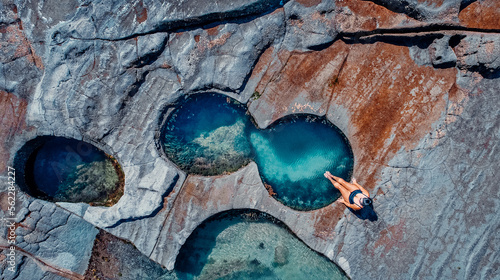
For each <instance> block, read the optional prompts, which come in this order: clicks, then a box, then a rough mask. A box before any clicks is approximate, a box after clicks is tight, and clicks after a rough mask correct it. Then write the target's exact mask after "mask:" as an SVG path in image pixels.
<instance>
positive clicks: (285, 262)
mask: <svg viewBox="0 0 500 280" xmlns="http://www.w3.org/2000/svg"><path fill="white" fill-rule="evenodd" d="M175 271H176V274H177V276H178V277H179V279H334V280H337V279H348V278H347V277H346V276H345V273H344V272H343V271H342V270H341V269H340V268H339V267H338V266H337V265H335V264H334V263H333V262H331V261H330V260H328V259H327V258H325V257H324V256H321V255H319V254H318V253H316V252H314V251H313V250H311V249H310V248H308V247H307V246H306V245H304V244H303V243H302V242H301V241H300V240H299V239H297V238H296V237H295V236H294V235H293V234H291V233H290V232H289V231H288V230H287V228H286V226H285V225H284V224H283V223H282V222H280V221H278V220H277V219H275V218H273V217H272V216H269V215H266V214H265V213H262V212H258V211H252V210H232V211H228V212H223V213H220V214H217V215H215V216H213V217H211V218H209V219H207V220H206V221H204V222H203V223H202V224H201V225H200V226H199V227H198V228H196V230H195V231H194V232H193V233H192V234H191V235H190V236H189V238H188V239H187V240H186V243H184V245H183V246H182V248H181V250H180V252H179V255H178V256H177V260H176V267H175Z"/></svg>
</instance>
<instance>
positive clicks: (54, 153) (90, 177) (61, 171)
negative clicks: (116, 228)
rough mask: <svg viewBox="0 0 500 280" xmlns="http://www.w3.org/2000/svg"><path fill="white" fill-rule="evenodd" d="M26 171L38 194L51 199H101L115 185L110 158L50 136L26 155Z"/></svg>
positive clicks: (84, 145)
mask: <svg viewBox="0 0 500 280" xmlns="http://www.w3.org/2000/svg"><path fill="white" fill-rule="evenodd" d="M30 158H31V160H30V161H28V163H27V164H28V165H30V166H29V168H27V169H28V170H30V172H29V174H26V176H30V178H32V180H33V182H34V184H35V185H36V186H32V187H34V188H36V190H37V192H38V193H39V196H42V197H45V198H49V199H52V200H54V201H68V202H98V201H104V200H106V199H107V198H108V196H109V195H110V194H111V193H112V192H113V191H115V189H116V188H117V185H118V181H119V178H118V173H117V171H116V169H115V167H114V166H113V163H112V161H111V159H109V158H108V157H106V154H105V153H104V152H103V151H101V150H99V149H98V148H96V147H95V146H93V145H91V144H89V143H86V142H83V141H78V140H75V139H68V138H62V137H53V138H50V139H48V140H47V141H44V142H43V144H42V145H41V146H40V147H38V148H37V149H36V150H35V151H34V152H33V154H32V155H31V156H30Z"/></svg>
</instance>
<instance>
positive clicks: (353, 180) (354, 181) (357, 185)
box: [352, 178, 370, 197]
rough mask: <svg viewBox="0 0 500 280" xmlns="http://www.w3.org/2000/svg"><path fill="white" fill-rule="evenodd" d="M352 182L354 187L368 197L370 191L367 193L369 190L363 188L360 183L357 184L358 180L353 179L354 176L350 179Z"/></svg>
mask: <svg viewBox="0 0 500 280" xmlns="http://www.w3.org/2000/svg"><path fill="white" fill-rule="evenodd" d="M352 183H353V184H354V185H355V186H356V187H358V188H359V189H360V190H361V192H362V193H363V194H364V195H366V196H368V197H370V193H369V192H368V191H367V190H366V189H365V188H363V187H362V186H361V185H360V184H358V182H357V181H356V179H355V178H353V179H352Z"/></svg>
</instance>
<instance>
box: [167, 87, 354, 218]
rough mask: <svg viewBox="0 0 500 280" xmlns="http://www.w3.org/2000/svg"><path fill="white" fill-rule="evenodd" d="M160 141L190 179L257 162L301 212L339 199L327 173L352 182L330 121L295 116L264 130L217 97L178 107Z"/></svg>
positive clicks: (349, 158) (278, 194) (349, 162)
mask: <svg viewBox="0 0 500 280" xmlns="http://www.w3.org/2000/svg"><path fill="white" fill-rule="evenodd" d="M161 141H162V143H163V147H164V150H165V153H166V154H167V156H168V157H169V158H170V159H172V160H173V161H174V162H175V163H176V164H177V165H178V166H179V167H180V168H181V169H183V170H185V171H187V172H189V173H196V174H202V175H216V174H222V173H224V172H232V171H234V170H237V169H238V168H240V167H242V166H244V165H246V164H247V163H248V162H249V161H250V160H254V161H255V162H256V163H257V165H258V166H259V172H260V174H261V177H262V179H263V181H264V183H265V184H266V185H267V186H268V187H270V188H271V189H272V191H273V192H274V193H275V195H274V197H275V198H276V199H278V200H279V201H281V202H283V203H284V204H285V205H287V206H289V207H292V208H294V209H299V210H311V209H318V208H321V207H324V206H326V205H328V204H330V203H331V202H333V201H334V200H335V199H337V198H338V197H339V195H340V194H339V192H338V191H337V190H336V189H335V188H334V187H333V186H332V185H331V184H330V183H329V181H328V180H326V179H325V178H324V177H323V173H324V172H325V171H326V170H329V171H330V172H331V173H332V174H334V175H336V176H339V177H342V178H344V179H346V180H349V179H350V176H351V172H352V169H353V154H352V151H351V148H350V146H349V144H348V142H347V140H346V138H345V136H344V135H343V134H342V132H341V131H340V130H339V129H338V128H336V127H335V126H334V125H332V124H331V123H330V122H329V121H327V120H326V119H324V118H320V117H316V116H312V115H305V114H302V115H292V116H288V117H285V118H283V119H281V120H279V121H277V122H276V123H274V124H272V125H271V126H270V127H269V128H267V129H264V130H261V129H257V128H256V126H255V125H254V124H253V123H252V121H251V118H250V116H249V115H248V114H247V111H246V107H245V106H244V105H243V104H240V103H238V102H237V101H235V100H233V99H231V98H229V97H226V96H223V95H219V94H213V93H205V94H198V95H193V96H191V97H188V98H186V99H185V100H182V101H181V102H179V104H178V106H177V107H176V108H175V109H174V110H173V112H172V113H171V114H170V115H169V116H168V117H167V120H166V123H165V125H164V128H163V130H162V137H161Z"/></svg>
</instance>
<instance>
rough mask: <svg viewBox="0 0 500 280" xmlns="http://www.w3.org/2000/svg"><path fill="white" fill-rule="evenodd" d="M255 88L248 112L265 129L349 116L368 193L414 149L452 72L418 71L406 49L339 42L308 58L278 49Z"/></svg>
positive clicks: (440, 105)
mask: <svg viewBox="0 0 500 280" xmlns="http://www.w3.org/2000/svg"><path fill="white" fill-rule="evenodd" d="M280 54H281V58H280V59H278V60H273V61H272V62H270V65H269V66H268V68H267V72H266V73H265V74H264V77H263V78H262V80H261V83H260V84H259V85H258V86H257V91H259V93H261V94H262V96H261V97H260V98H258V99H257V100H255V101H252V102H251V104H250V107H249V108H250V111H251V113H252V114H253V115H254V117H255V118H256V119H257V120H258V121H259V119H261V122H260V124H261V125H262V119H265V120H267V122H266V123H265V124H268V122H272V121H275V120H276V119H279V118H280V117H282V116H284V115H287V114H292V113H302V112H304V113H315V114H318V115H324V114H328V115H332V114H334V113H335V112H334V111H335V110H340V109H342V110H346V111H347V112H348V113H347V114H348V115H349V116H348V117H347V118H348V124H347V126H346V127H344V128H343V129H344V130H346V131H344V133H346V135H347V137H348V138H349V140H350V142H351V145H352V146H353V150H354V154H355V162H356V163H355V170H354V176H355V177H357V178H359V180H360V181H361V183H362V184H364V185H365V187H367V188H368V189H371V188H373V187H374V186H375V182H376V178H377V172H378V171H379V170H380V169H381V167H383V166H385V165H386V164H388V162H389V161H390V159H391V158H392V156H394V154H395V153H396V152H397V151H398V150H399V149H401V148H402V147H405V148H407V149H410V148H412V147H414V146H415V145H416V144H417V143H418V142H419V140H420V139H421V138H422V137H423V136H425V134H426V133H429V131H431V125H432V124H433V123H434V122H435V121H437V120H438V119H439V117H440V116H441V114H442V113H443V112H444V111H445V109H446V106H447V104H446V102H447V95H448V92H449V91H450V89H451V88H452V86H453V85H454V82H455V76H456V72H455V71H456V70H455V69H452V68H450V69H434V68H432V67H427V66H419V65H417V64H416V63H415V62H413V60H412V59H411V58H410V56H409V50H408V48H407V47H404V46H397V45H391V44H386V43H380V42H379V43H374V44H355V45H347V44H345V43H344V42H342V41H337V42H336V43H334V44H333V45H332V46H331V47H329V48H327V49H325V50H323V51H320V52H312V53H288V52H286V51H282V52H280ZM259 67H262V66H259Z"/></svg>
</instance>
